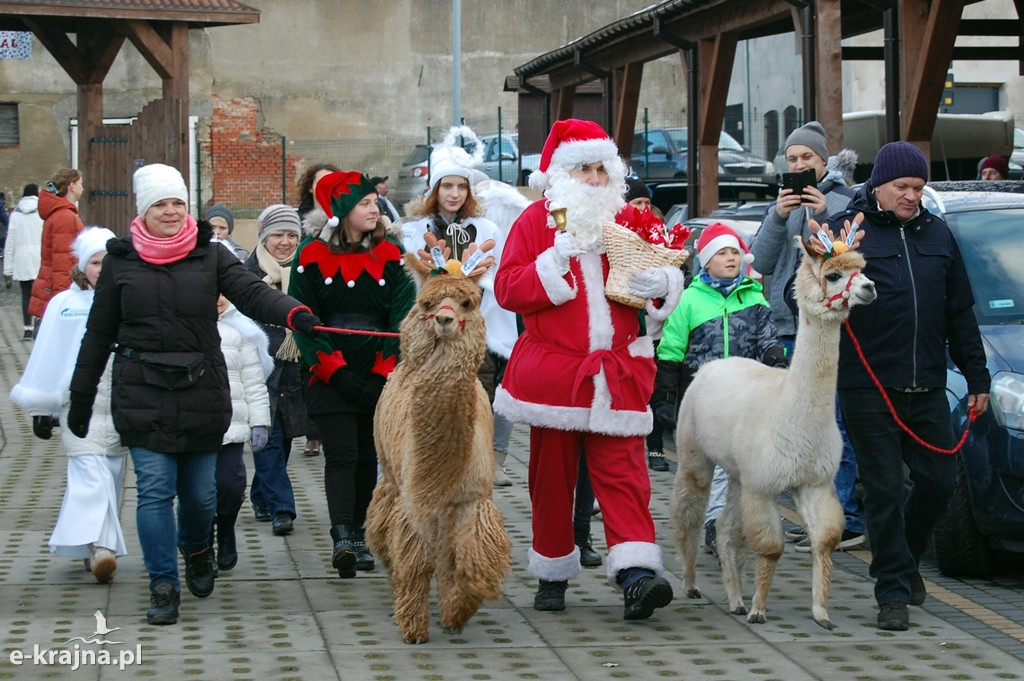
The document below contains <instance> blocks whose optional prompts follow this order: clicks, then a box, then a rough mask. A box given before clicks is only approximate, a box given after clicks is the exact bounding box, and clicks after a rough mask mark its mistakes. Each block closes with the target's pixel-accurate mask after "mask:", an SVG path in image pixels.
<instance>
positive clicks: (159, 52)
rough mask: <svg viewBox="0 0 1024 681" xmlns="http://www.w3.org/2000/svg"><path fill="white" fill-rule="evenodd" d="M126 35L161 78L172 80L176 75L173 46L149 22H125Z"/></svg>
mask: <svg viewBox="0 0 1024 681" xmlns="http://www.w3.org/2000/svg"><path fill="white" fill-rule="evenodd" d="M124 27H125V35H127V36H128V40H130V41H131V42H132V45H134V46H135V49H137V50H138V51H139V53H140V54H141V55H142V56H143V58H144V59H145V60H146V61H147V62H148V63H149V65H150V66H151V67H152V68H153V70H154V71H156V73H157V75H158V76H160V78H171V77H173V73H174V63H173V57H172V55H171V46H170V45H168V44H167V41H166V40H164V39H163V37H162V36H161V35H160V34H159V33H158V32H157V30H156V29H155V28H154V27H153V25H152V24H150V23H149V22H148V21H126V22H124Z"/></svg>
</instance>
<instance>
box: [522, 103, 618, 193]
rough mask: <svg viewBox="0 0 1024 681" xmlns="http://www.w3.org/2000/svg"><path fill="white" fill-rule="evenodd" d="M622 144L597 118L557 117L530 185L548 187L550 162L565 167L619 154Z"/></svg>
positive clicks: (614, 156)
mask: <svg viewBox="0 0 1024 681" xmlns="http://www.w3.org/2000/svg"><path fill="white" fill-rule="evenodd" d="M618 155H619V148H618V147H617V146H615V142H613V141H612V139H611V138H610V137H608V133H606V132H605V131H604V128H602V127H601V126H600V125H598V124H597V123H595V122H594V121H583V120H580V119H578V118H567V119H565V120H562V121H555V124H554V125H553V126H551V132H550V133H548V138H547V140H546V141H545V142H544V149H543V150H542V151H541V154H540V165H539V166H538V168H537V170H535V171H533V172H532V173H530V187H531V188H533V189H535V190H537V191H544V190H545V189H547V188H548V175H547V173H548V169H549V168H550V167H551V164H554V165H555V166H556V167H562V168H565V169H569V168H572V167H574V166H577V165H580V164H581V163H596V162H598V161H608V160H610V159H613V158H617V157H618Z"/></svg>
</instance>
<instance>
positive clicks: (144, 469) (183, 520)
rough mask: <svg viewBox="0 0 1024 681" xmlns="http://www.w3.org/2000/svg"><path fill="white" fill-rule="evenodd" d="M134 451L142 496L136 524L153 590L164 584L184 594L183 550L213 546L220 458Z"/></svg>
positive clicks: (212, 454)
mask: <svg viewBox="0 0 1024 681" xmlns="http://www.w3.org/2000/svg"><path fill="white" fill-rule="evenodd" d="M129 451H130V452H131V455H132V464H133V465H134V466H135V479H136V486H137V488H138V496H139V501H138V507H137V509H136V511H135V521H136V523H137V524H138V526H139V544H140V545H141V546H142V559H143V561H144V562H145V564H146V571H147V572H149V586H150V589H152V588H153V587H155V586H156V585H157V584H159V583H161V582H171V583H172V584H174V586H175V587H176V588H180V586H181V583H180V582H179V580H178V549H179V548H180V549H181V550H182V551H185V552H186V553H189V554H192V553H196V552H197V551H201V550H203V549H204V548H206V547H207V546H209V541H210V526H211V525H212V524H213V514H214V512H215V511H216V508H217V482H216V477H215V475H216V470H217V452H216V451H212V452H193V453H189V454H162V453H160V452H154V451H153V450H151V449H146V448H145V447H130V448H129ZM175 496H177V497H178V517H177V522H175V517H174V498H175Z"/></svg>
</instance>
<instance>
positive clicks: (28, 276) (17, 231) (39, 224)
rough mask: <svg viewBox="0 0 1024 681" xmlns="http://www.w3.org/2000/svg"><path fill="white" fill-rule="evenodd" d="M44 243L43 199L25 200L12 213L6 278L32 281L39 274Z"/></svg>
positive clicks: (5, 270) (27, 198)
mask: <svg viewBox="0 0 1024 681" xmlns="http://www.w3.org/2000/svg"><path fill="white" fill-rule="evenodd" d="M42 243H43V219H42V218H41V217H39V197H38V196H24V197H22V199H21V201H18V205H17V207H16V208H15V209H14V210H13V211H11V219H10V222H9V224H8V228H7V244H6V246H5V251H4V276H9V277H11V278H12V279H14V280H15V281H31V280H33V279H35V278H36V275H37V274H39V258H40V255H39V252H40V250H41V248H42Z"/></svg>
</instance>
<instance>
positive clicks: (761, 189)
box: [651, 181, 779, 214]
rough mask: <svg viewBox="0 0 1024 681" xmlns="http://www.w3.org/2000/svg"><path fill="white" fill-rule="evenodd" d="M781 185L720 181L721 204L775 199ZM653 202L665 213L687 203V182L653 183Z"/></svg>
mask: <svg viewBox="0 0 1024 681" xmlns="http://www.w3.org/2000/svg"><path fill="white" fill-rule="evenodd" d="M778 195H779V186H778V185H777V184H775V183H774V182H752V181H751V182H748V181H744V182H732V181H723V182H719V183H718V201H719V206H720V207H721V206H724V205H728V204H730V203H738V202H753V201H762V202H767V201H774V200H775V199H776V198H778ZM651 203H653V204H654V205H655V206H657V208H658V210H660V211H661V212H662V213H663V214H665V213H667V212H668V210H669V209H670V208H672V206H674V205H676V204H677V203H687V184H686V183H685V182H662V183H655V184H651Z"/></svg>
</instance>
